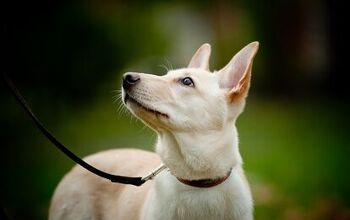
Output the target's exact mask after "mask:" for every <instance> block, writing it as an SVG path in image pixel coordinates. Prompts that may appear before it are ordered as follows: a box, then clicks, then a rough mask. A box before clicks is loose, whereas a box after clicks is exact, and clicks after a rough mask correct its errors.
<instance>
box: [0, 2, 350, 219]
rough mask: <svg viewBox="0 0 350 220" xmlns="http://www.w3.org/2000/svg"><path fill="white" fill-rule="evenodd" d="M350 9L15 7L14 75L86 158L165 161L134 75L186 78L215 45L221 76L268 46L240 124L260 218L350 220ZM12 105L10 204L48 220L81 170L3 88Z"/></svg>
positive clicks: (0, 159)
mask: <svg viewBox="0 0 350 220" xmlns="http://www.w3.org/2000/svg"><path fill="white" fill-rule="evenodd" d="M345 8H346V7H343V5H341V3H339V2H337V3H336V2H335V1H316V0H312V1H301V0H298V1H293V2H291V1H277V0H275V1H274V0H269V1H236V2H228V1H156V0H152V1H134V2H122V1H111V0H103V1H97V0H88V1H29V2H21V3H18V2H7V3H6V4H5V5H4V7H3V13H2V14H3V17H4V19H3V20H4V25H3V30H2V31H3V36H4V45H3V48H4V50H3V51H4V55H5V60H4V65H3V68H4V69H3V71H5V72H7V74H9V75H10V76H11V77H12V78H13V79H14V81H15V82H16V84H18V87H19V88H20V89H21V91H22V93H23V94H24V95H25V96H26V98H27V99H28V101H29V102H30V103H31V105H32V107H33V109H34V111H35V112H36V113H37V114H38V115H39V116H40V118H41V119H42V120H43V121H44V122H45V124H47V126H48V127H49V128H50V130H52V131H54V133H55V134H56V136H57V137H58V138H59V139H61V140H62V141H63V142H64V143H65V144H67V145H68V146H69V147H70V148H71V149H72V150H73V151H74V152H77V153H78V154H79V155H81V156H86V155H89V154H92V153H95V152H97V151H101V150H104V149H108V148H115V147H139V148H143V149H147V150H152V145H153V142H154V139H155V134H154V133H153V132H152V131H150V130H149V129H148V128H145V126H143V125H142V124H141V123H140V122H138V121H136V119H133V118H132V117H130V116H128V113H126V112H125V111H124V110H121V111H119V112H118V101H117V102H114V101H115V99H116V98H115V96H116V95H117V94H118V90H119V88H120V77H121V75H122V74H123V73H124V72H126V71H140V72H148V73H153V74H164V73H165V72H166V70H165V69H164V68H163V67H162V66H165V67H166V68H180V67H183V66H185V65H186V64H187V62H188V61H189V59H190V57H191V55H192V53H193V52H194V51H195V49H196V48H198V47H199V46H200V45H201V44H202V43H204V42H209V43H211V44H212V49H213V53H212V58H211V69H216V70H217V69H220V68H221V67H222V66H223V65H225V64H226V63H227V62H228V61H229V60H230V59H231V57H232V56H233V55H234V53H235V52H237V51H238V50H239V49H240V48H242V47H243V46H244V45H246V44H247V43H249V42H251V41H254V40H258V41H260V45H261V46H260V50H259V53H258V56H257V57H256V61H255V63H254V70H253V81H252V88H251V93H250V94H251V95H250V96H249V99H248V105H247V108H246V111H245V113H244V114H243V115H242V116H241V118H240V119H239V121H238V124H237V126H238V130H239V134H240V149H241V152H242V155H243V158H244V161H245V169H246V171H247V173H248V178H249V180H250V183H251V185H252V189H253V192H254V199H255V203H256V219H320V220H322V219H349V218H350V217H349V216H350V209H349V207H350V200H349V198H350V191H349V187H348V185H349V182H350V181H349V175H348V167H349V165H350V163H349V160H348V155H349V153H350V152H349V151H350V150H349V148H348V147H349V140H348V137H347V136H348V130H349V123H350V120H349V116H348V113H349V110H350V109H349V103H348V96H349V90H348V87H347V76H346V75H347V72H348V71H347V69H346V64H347V62H346V60H345V59H346V56H345V51H346V50H345V47H344V41H345V39H347V37H346V36H345V28H344V27H345V26H346V25H345V21H346V19H345V18H344V16H345V15H346V13H344V10H345ZM0 98H1V108H0V113H1V116H0V121H1V124H0V129H1V136H0V137H1V140H2V143H1V151H0V153H1V154H0V167H1V168H0V172H1V181H0V187H1V190H0V205H1V206H3V207H4V210H5V212H6V213H7V214H8V215H9V217H10V219H45V218H46V216H47V209H48V205H49V201H50V198H51V196H52V193H53V190H54V188H55V186H56V185H57V184H58V182H59V180H60V179H61V178H62V176H63V175H64V174H65V173H66V172H67V171H68V170H69V169H70V168H71V167H72V166H73V163H72V162H71V161H69V160H68V159H67V158H66V157H65V156H63V155H62V154H61V153H59V152H58V151H57V150H56V149H54V148H53V147H52V146H51V144H50V143H48V142H47V141H46V140H45V139H44V138H43V137H42V135H41V134H40V133H39V132H38V131H37V130H36V129H35V128H34V126H33V125H32V123H31V121H30V120H29V118H27V117H26V115H24V113H23V111H22V110H21V109H20V108H19V106H18V105H17V103H16V102H15V100H14V99H13V97H11V96H10V95H9V93H8V92H7V91H5V90H4V88H3V87H1V88H0ZM119 104H120V103H119Z"/></svg>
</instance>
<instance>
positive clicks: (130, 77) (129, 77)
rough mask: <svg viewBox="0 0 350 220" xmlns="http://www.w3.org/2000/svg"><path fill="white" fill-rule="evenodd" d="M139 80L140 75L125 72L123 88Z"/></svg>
mask: <svg viewBox="0 0 350 220" xmlns="http://www.w3.org/2000/svg"><path fill="white" fill-rule="evenodd" d="M139 81H140V75H139V74H137V73H125V74H124V76H123V88H124V89H128V88H130V87H132V86H133V85H135V84H137V83H138V82H139Z"/></svg>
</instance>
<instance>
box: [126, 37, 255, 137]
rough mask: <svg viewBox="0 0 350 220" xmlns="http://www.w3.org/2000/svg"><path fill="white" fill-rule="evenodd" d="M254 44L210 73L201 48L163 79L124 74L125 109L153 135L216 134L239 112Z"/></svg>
mask: <svg viewBox="0 0 350 220" xmlns="http://www.w3.org/2000/svg"><path fill="white" fill-rule="evenodd" d="M257 49H258V43H257V42H253V43H251V44H249V45H247V46H246V47H244V48H243V49H242V50H241V51H239V52H238V53H237V54H236V55H235V56H234V57H233V58H232V60H231V61H230V62H229V63H228V64H227V65H226V66H225V67H224V68H222V69H221V70H220V71H214V72H213V73H212V72H210V71H209V56H210V52H211V48H210V45H209V44H204V45H202V46H201V47H200V48H199V49H198V50H197V52H196V53H195V54H194V56H193V57H192V59H191V61H190V63H189V65H188V67H187V68H183V69H177V70H171V71H169V72H168V73H167V74H166V75H164V76H157V75H151V74H145V73H135V72H128V73H126V74H124V76H123V90H122V93H123V94H122V96H123V101H124V104H125V105H126V106H127V108H128V109H129V110H130V111H131V112H132V113H133V114H134V115H135V116H136V117H138V118H139V119H141V120H142V121H144V122H145V123H146V124H147V125H149V126H150V127H151V128H153V129H154V130H156V131H162V130H171V131H184V132H186V131H189V130H191V131H193V130H196V131H203V130H208V131H210V130H215V129H220V128H222V127H224V125H225V124H227V123H232V121H234V120H235V119H236V118H237V117H238V115H239V114H240V113H241V112H242V110H243V108H244V103H245V97H246V96H247V94H248V89H249V85H250V78H251V69H252V63H253V58H254V56H255V54H256V52H257Z"/></svg>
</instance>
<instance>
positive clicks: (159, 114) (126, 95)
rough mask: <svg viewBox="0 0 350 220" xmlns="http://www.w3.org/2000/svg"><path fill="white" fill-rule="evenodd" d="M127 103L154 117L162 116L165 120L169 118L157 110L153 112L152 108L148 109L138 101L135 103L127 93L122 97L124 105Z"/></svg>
mask: <svg viewBox="0 0 350 220" xmlns="http://www.w3.org/2000/svg"><path fill="white" fill-rule="evenodd" d="M127 102H132V103H133V104H135V105H137V106H138V107H139V108H141V109H143V110H144V111H146V112H149V113H151V114H153V115H155V116H157V117H158V116H162V117H165V118H169V115H167V114H165V113H163V112H160V111H158V110H155V109H153V108H150V107H148V106H145V105H143V104H141V103H140V102H139V101H137V100H136V99H135V98H133V97H132V96H130V95H129V94H128V93H125V97H124V103H125V104H127Z"/></svg>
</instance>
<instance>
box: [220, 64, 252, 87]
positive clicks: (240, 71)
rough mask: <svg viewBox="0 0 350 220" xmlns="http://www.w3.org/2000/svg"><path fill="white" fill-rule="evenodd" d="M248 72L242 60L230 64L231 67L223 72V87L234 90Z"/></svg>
mask: <svg viewBox="0 0 350 220" xmlns="http://www.w3.org/2000/svg"><path fill="white" fill-rule="evenodd" d="M245 70H246V65H245V64H244V63H242V61H241V60H239V59H238V60H236V61H233V62H230V63H229V65H228V66H227V67H226V68H225V69H224V70H223V74H224V76H223V78H222V80H221V85H222V86H223V87H224V88H229V89H233V88H234V87H236V86H237V85H238V83H239V81H240V80H241V79H242V77H243V75H244V73H245Z"/></svg>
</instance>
